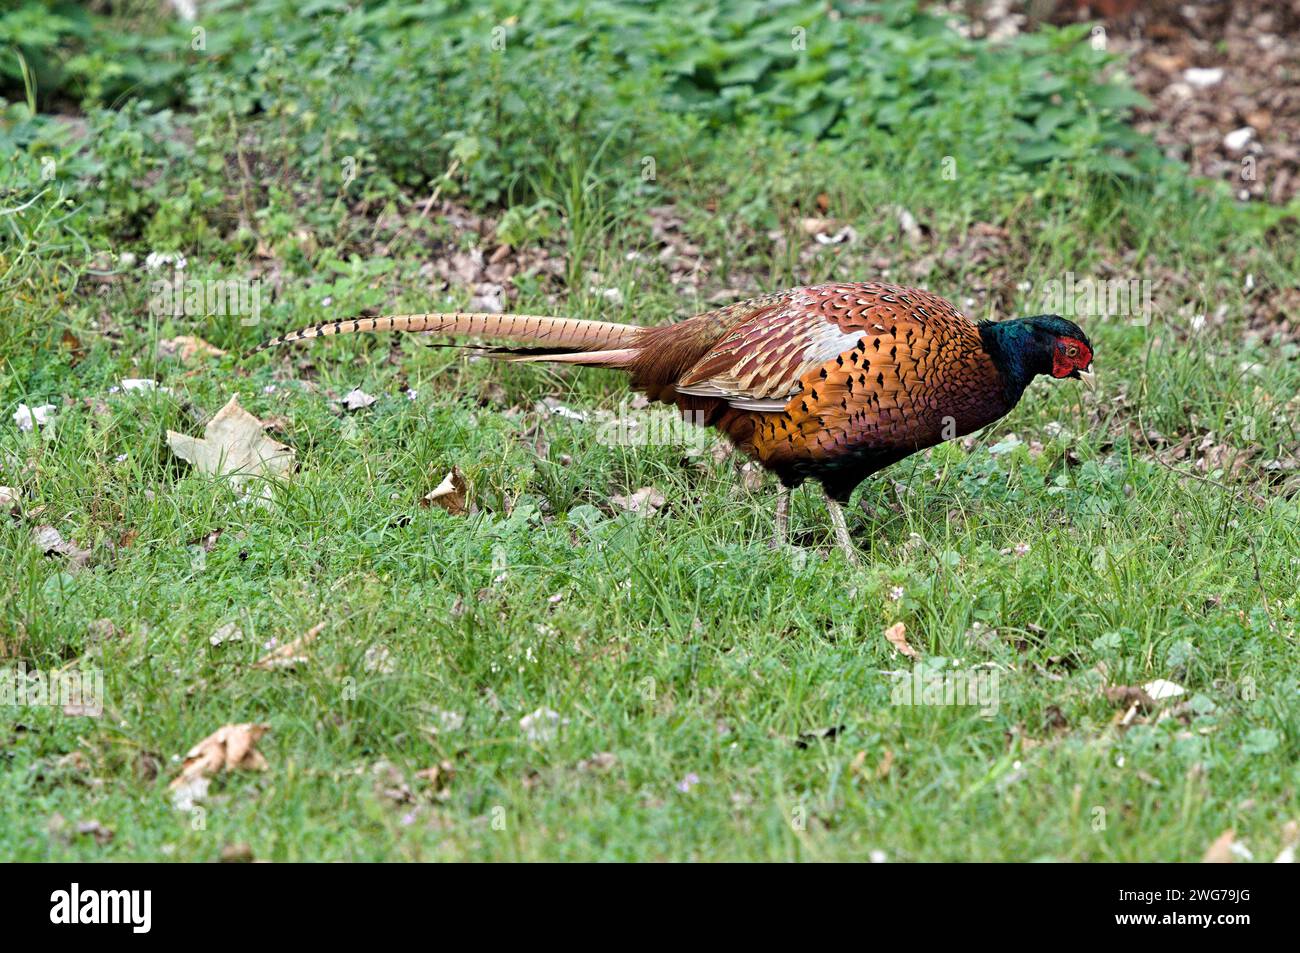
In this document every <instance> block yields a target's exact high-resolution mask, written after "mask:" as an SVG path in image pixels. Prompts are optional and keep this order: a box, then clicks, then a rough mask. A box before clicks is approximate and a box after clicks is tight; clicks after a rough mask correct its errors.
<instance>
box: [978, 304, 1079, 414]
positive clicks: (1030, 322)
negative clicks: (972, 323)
mask: <svg viewBox="0 0 1300 953" xmlns="http://www.w3.org/2000/svg"><path fill="white" fill-rule="evenodd" d="M980 336H981V337H982V338H983V339H984V346H985V348H986V349H987V350H988V352H989V355H990V356H991V357H992V358H993V363H994V365H995V366H996V367H997V368H998V370H999V371H1001V372H1002V375H1003V377H1004V378H1005V379H1006V382H1007V390H1008V392H1011V393H1013V394H1014V396H1015V398H1016V399H1018V398H1019V396H1020V394H1021V393H1023V392H1024V389H1025V388H1026V387H1027V386H1029V382H1030V381H1031V380H1033V379H1034V378H1035V377H1036V376H1038V375H1039V374H1047V375H1050V376H1051V377H1056V378H1064V377H1071V378H1074V379H1075V380H1081V381H1083V382H1084V383H1085V384H1087V385H1088V386H1092V342H1090V341H1089V340H1088V335H1086V334H1084V333H1083V329H1082V328H1080V327H1079V326H1078V325H1077V324H1075V323H1074V322H1073V321H1067V320H1066V319H1065V318H1063V317H1061V316H1060V315H1057V314H1039V315H1035V316H1033V317H1030V318H1016V319H1015V320H1012V321H998V322H996V323H995V322H991V321H984V322H981V324H980Z"/></svg>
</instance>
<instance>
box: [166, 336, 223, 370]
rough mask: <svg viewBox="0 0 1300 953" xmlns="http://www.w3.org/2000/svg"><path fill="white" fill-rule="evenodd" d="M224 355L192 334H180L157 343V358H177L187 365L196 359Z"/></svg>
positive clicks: (218, 349)
mask: <svg viewBox="0 0 1300 953" xmlns="http://www.w3.org/2000/svg"><path fill="white" fill-rule="evenodd" d="M225 353H226V352H225V351H223V350H221V348H219V347H216V346H215V345H212V344H209V343H208V342H207V341H205V340H203V338H201V337H196V336H195V335H193V334H182V335H181V336H180V337H174V338H168V339H167V340H165V341H159V342H158V356H159V357H175V358H179V359H180V362H181V363H182V364H188V363H190V362H191V361H192V360H194V359H195V358H196V357H221V356H222V355H223V354H225Z"/></svg>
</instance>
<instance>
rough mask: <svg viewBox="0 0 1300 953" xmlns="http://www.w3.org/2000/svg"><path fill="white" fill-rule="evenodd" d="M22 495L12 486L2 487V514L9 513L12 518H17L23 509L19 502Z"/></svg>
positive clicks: (0, 489) (0, 499)
mask: <svg viewBox="0 0 1300 953" xmlns="http://www.w3.org/2000/svg"><path fill="white" fill-rule="evenodd" d="M21 499H22V494H21V493H20V492H18V490H15V489H14V488H13V487H11V486H0V513H8V514H9V515H10V516H17V515H18V513H19V511H20V510H21V509H22V506H21V505H20V503H19V501H20V500H21Z"/></svg>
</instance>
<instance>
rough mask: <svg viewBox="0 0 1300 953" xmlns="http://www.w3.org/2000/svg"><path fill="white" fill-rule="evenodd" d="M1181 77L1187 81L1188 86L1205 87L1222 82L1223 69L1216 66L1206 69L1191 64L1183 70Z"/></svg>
mask: <svg viewBox="0 0 1300 953" xmlns="http://www.w3.org/2000/svg"><path fill="white" fill-rule="evenodd" d="M1183 79H1184V80H1186V81H1187V83H1188V85H1189V86H1195V87H1196V88H1197V89H1205V88H1206V87H1208V86H1217V85H1218V84H1219V83H1221V82H1223V69H1222V68H1221V67H1218V66H1214V67H1210V68H1208V69H1205V68H1201V67H1197V66H1193V67H1190V68H1188V69H1185V70H1183Z"/></svg>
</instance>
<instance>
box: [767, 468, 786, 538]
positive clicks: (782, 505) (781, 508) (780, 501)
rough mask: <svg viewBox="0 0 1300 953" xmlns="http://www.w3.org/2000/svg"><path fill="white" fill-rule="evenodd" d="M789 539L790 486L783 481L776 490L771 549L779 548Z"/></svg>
mask: <svg viewBox="0 0 1300 953" xmlns="http://www.w3.org/2000/svg"><path fill="white" fill-rule="evenodd" d="M789 541H790V488H789V487H788V486H786V485H785V484H784V483H782V484H781V485H780V488H779V489H778V490H777V491H776V525H775V527H774V528H773V530H772V542H771V543H770V544H769V545H770V546H771V548H772V549H780V548H781V547H782V546H784V545H785V544H786V543H788V542H789Z"/></svg>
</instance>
